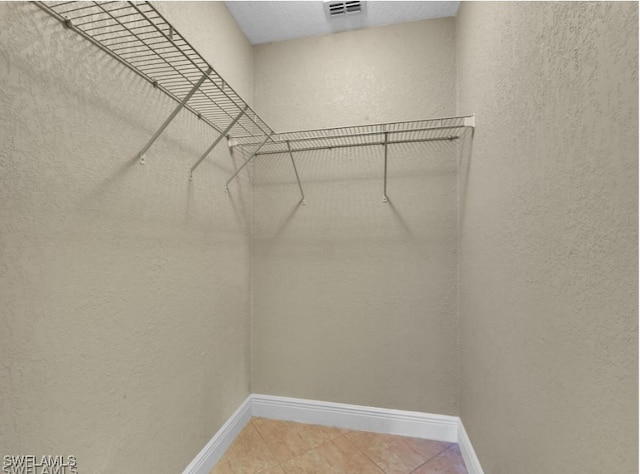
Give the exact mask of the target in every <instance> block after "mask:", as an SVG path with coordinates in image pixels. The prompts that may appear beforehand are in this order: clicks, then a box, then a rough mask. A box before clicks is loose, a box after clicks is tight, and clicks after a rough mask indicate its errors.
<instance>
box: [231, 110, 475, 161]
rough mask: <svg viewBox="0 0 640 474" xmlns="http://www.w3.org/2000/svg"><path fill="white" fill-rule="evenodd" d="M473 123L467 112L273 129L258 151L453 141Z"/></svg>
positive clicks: (235, 143)
mask: <svg viewBox="0 0 640 474" xmlns="http://www.w3.org/2000/svg"><path fill="white" fill-rule="evenodd" d="M473 125H474V116H472V115H468V116H460V117H445V118H435V119H427V120H416V121H407V122H393V123H379V124H372V125H358V126H353V127H339V128H325V129H316V130H300V131H295V132H285V133H274V134H273V135H271V137H270V138H269V140H268V141H267V142H266V143H265V144H264V145H262V147H261V148H260V150H258V151H257V153H256V155H273V154H278V153H289V152H302V151H313V150H326V149H332V148H349V147H358V146H373V145H383V146H384V145H393V144H401V143H420V142H430V141H447V140H448V141H452V140H456V139H458V138H462V136H463V135H464V133H465V131H466V130H468V129H470V128H473ZM229 145H230V146H231V147H240V148H243V149H246V148H251V147H255V146H260V142H259V141H257V140H255V139H254V138H252V137H244V138H236V139H232V140H230V142H229Z"/></svg>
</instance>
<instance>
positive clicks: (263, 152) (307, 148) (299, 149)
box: [256, 136, 460, 156]
mask: <svg viewBox="0 0 640 474" xmlns="http://www.w3.org/2000/svg"><path fill="white" fill-rule="evenodd" d="M458 138H460V137H458V136H448V137H441V138H423V139H416V140H389V141H387V142H386V143H385V142H384V140H383V141H380V142H368V143H345V144H344V145H340V144H337V145H328V146H316V147H306V148H292V149H291V151H295V152H296V153H297V152H301V151H319V150H333V149H334V148H353V147H359V146H381V145H398V144H402V143H423V142H442V141H453V140H457V139H458ZM282 153H288V150H284V151H280V150H278V151H259V152H258V153H256V156H261V155H279V154H282Z"/></svg>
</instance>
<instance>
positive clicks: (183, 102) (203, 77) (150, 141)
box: [138, 68, 213, 164]
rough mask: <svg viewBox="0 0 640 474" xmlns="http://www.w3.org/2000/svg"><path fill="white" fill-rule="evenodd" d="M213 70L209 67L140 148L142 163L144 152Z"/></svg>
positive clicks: (142, 161) (141, 161) (139, 155)
mask: <svg viewBox="0 0 640 474" xmlns="http://www.w3.org/2000/svg"><path fill="white" fill-rule="evenodd" d="M212 72H213V69H211V68H209V69H207V72H205V73H204V74H203V75H202V77H201V78H200V80H198V82H196V83H195V85H194V86H193V87H192V88H191V90H190V91H189V93H188V94H187V95H185V96H184V99H182V101H180V103H179V104H178V106H177V107H176V108H175V110H174V111H173V112H171V115H169V117H167V120H165V121H164V123H163V124H162V125H161V126H160V128H159V129H158V131H157V132H156V133H154V134H153V136H152V137H151V139H150V140H149V141H148V142H147V144H146V145H145V146H143V147H142V150H140V153H138V158H139V159H140V163H141V164H144V154H145V153H146V152H147V150H148V149H149V148H150V147H151V145H153V142H155V141H156V140H157V139H158V137H159V136H160V135H161V134H162V132H164V129H165V128H167V127H168V126H169V124H170V123H171V122H172V121H173V119H174V118H176V115H178V112H180V111H181V110H182V108H183V107H184V106H185V105H187V102H189V99H191V97H192V96H193V94H195V93H196V91H197V90H198V89H200V86H201V85H202V83H203V82H204V81H205V79H206V78H207V77H209V74H211V73H212Z"/></svg>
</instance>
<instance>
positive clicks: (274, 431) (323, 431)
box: [211, 418, 467, 474]
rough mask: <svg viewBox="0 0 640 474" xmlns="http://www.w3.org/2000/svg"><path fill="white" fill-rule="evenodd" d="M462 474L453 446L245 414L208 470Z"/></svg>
mask: <svg viewBox="0 0 640 474" xmlns="http://www.w3.org/2000/svg"><path fill="white" fill-rule="evenodd" d="M289 472H293V473H319V474H325V473H336V474H338V473H340V474H344V473H358V474H360V473H362V474H369V473H371V474H382V473H389V474H391V473H393V474H409V473H414V474H467V470H466V468H465V466H464V461H463V460H462V456H461V455H460V450H459V449H458V445H457V444H455V443H445V442H442V441H431V440H427V439H418V438H408V437H405V436H391V435H384V434H376V433H367V432H364V431H350V430H343V429H339V428H328V427H326V426H318V425H305V424H301V423H293V422H290V421H277V420H267V419H265V418H251V421H250V422H249V423H248V424H247V426H246V427H245V428H244V430H243V431H242V433H240V435H238V437H237V438H236V440H235V441H234V443H233V444H232V445H231V447H229V449H228V450H227V452H226V453H225V455H224V456H223V457H222V459H221V460H220V462H219V463H218V464H217V465H216V467H215V468H214V469H213V470H212V471H211V474H240V473H242V474H284V473H289Z"/></svg>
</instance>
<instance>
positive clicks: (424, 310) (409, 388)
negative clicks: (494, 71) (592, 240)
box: [252, 19, 459, 414]
mask: <svg viewBox="0 0 640 474" xmlns="http://www.w3.org/2000/svg"><path fill="white" fill-rule="evenodd" d="M254 72H255V89H254V90H255V103H256V109H257V110H258V111H259V113H261V114H263V115H264V117H265V119H266V120H268V121H269V123H271V124H272V126H273V127H274V128H275V129H276V130H286V129H300V128H305V127H327V126H337V125H354V124H362V123H372V122H384V121H392V120H409V119H420V118H428V117H433V116H442V115H444V116H446V115H452V114H453V113H454V112H455V75H454V72H455V46H454V20H453V19H442V20H428V21H421V22H415V23H409V24H405V25H396V26H389V27H384V28H377V29H372V30H361V31H354V32H349V33H342V34H338V35H334V36H328V37H321V38H307V39H301V40H293V41H287V42H282V43H275V44H270V45H265V46H259V47H257V48H256V49H255V70H254ZM383 156H384V154H383V149H382V147H372V148H362V149H346V150H327V151H318V152H307V153H301V154H300V155H299V156H298V157H297V159H298V166H299V171H300V176H301V178H302V182H303V185H304V188H305V193H306V194H307V205H306V206H304V207H300V208H297V207H296V204H297V201H298V200H299V195H298V189H297V185H296V184H295V176H294V174H293V170H292V168H291V163H290V161H289V158H288V156H284V155H279V156H275V155H271V156H262V157H259V158H257V159H256V160H255V165H254V180H255V181H254V232H253V257H254V273H253V331H252V335H253V337H252V352H253V357H252V369H253V372H252V374H253V375H252V381H253V391H254V392H257V393H269V394H276V395H287V396H295V397H302V398H312V399H320V400H329V401H335V402H346V403H357V404H363V405H374V406H382V407H391V408H400V409H412V410H422V411H427V412H435V413H450V414H455V413H457V403H458V380H459V379H458V359H457V354H458V346H457V319H456V206H457V198H456V148H455V145H452V144H449V143H447V144H445V143H436V142H434V143H430V144H418V145H411V146H410V145H405V146H402V145H394V146H390V147H389V196H390V198H391V204H383V203H382V186H383V181H382V176H383Z"/></svg>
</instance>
